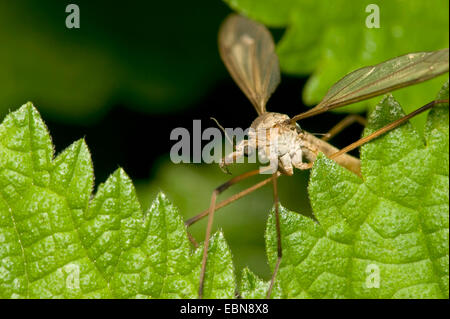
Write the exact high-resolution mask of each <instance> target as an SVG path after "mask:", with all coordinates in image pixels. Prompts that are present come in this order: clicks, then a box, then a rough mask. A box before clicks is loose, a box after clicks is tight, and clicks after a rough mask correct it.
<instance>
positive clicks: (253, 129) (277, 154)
mask: <svg viewBox="0 0 450 319" xmlns="http://www.w3.org/2000/svg"><path fill="white" fill-rule="evenodd" d="M337 151H338V149H337V148H335V147H334V146H332V145H331V144H329V143H327V142H325V141H323V140H321V139H319V138H317V137H315V136H314V135H312V134H310V133H308V132H306V131H304V130H302V129H301V128H300V126H299V125H297V124H294V123H291V122H290V118H289V116H287V115H286V114H281V113H275V112H265V113H263V114H262V115H260V116H258V117H257V118H256V119H255V120H254V121H253V122H252V124H251V126H250V130H249V138H248V139H247V140H242V141H241V142H240V143H238V145H237V146H236V151H234V152H233V153H230V154H229V155H227V156H225V158H224V159H222V161H221V163H220V166H221V168H224V167H225V166H226V165H228V164H230V163H233V162H235V161H236V160H237V159H238V158H240V157H242V156H244V155H247V156H248V155H251V154H254V153H255V152H256V153H257V154H258V156H259V159H260V160H261V161H262V162H270V163H271V164H272V165H274V169H273V171H276V170H277V169H278V170H280V172H282V173H283V174H285V175H289V176H291V175H293V174H294V167H295V168H297V169H307V168H309V165H308V163H312V162H314V161H315V160H316V157H317V155H318V153H319V152H322V153H324V154H325V155H326V156H330V155H331V154H333V153H336V152H337ZM336 161H337V162H338V164H340V165H342V166H343V167H345V168H347V169H349V170H350V171H352V172H354V173H355V174H358V175H360V161H359V159H357V158H355V157H353V156H351V155H348V154H343V155H341V156H339V157H338V158H337V159H336Z"/></svg>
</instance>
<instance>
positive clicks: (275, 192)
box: [266, 173, 282, 299]
mask: <svg viewBox="0 0 450 319" xmlns="http://www.w3.org/2000/svg"><path fill="white" fill-rule="evenodd" d="M272 181H273V182H272V185H273V201H274V205H275V225H276V229H277V263H276V264H275V269H274V270H273V274H272V279H271V280H270V285H269V289H268V290H267V295H266V298H267V299H269V298H270V295H271V293H272V289H273V285H274V284H275V279H276V277H277V273H278V269H279V268H280V263H281V256H282V249H281V226H280V212H279V205H278V202H279V200H278V185H277V173H274V174H273V175H272Z"/></svg>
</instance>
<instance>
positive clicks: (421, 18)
mask: <svg viewBox="0 0 450 319" xmlns="http://www.w3.org/2000/svg"><path fill="white" fill-rule="evenodd" d="M224 1H225V2H227V3H228V4H229V5H230V6H231V7H232V8H233V9H235V10H237V11H239V12H242V13H243V14H245V15H247V16H249V17H250V18H253V19H255V20H258V21H260V22H263V23H264V24H266V25H267V26H269V27H277V28H280V27H282V28H287V31H286V32H285V33H284V35H283V37H282V39H281V40H280V41H279V42H278V45H277V53H278V55H279V57H280V64H281V69H282V71H283V72H285V73H289V74H294V75H307V74H311V73H312V76H311V77H310V78H309V80H308V82H307V83H306V86H305V89H304V92H303V98H304V101H305V103H306V104H309V105H313V104H316V103H318V102H319V101H320V100H321V99H322V97H323V96H324V95H325V93H326V92H327V91H328V89H329V88H330V87H331V86H332V85H333V84H334V83H335V82H336V81H338V80H339V79H340V78H342V77H343V76H344V75H346V74H348V73H350V72H351V71H354V70H356V69H358V68H361V67H363V66H367V65H373V64H377V63H380V62H383V61H385V60H388V59H391V58H394V57H396V56H399V55H402V54H406V53H410V52H418V51H433V50H438V49H443V48H445V47H448V42H449V21H448V17H449V14H448V9H449V8H448V6H449V3H448V1H447V0H436V1H421V0H411V1H402V0H380V1H376V2H374V1H370V0H365V1H348V0H333V1H308V0H266V1H258V0H224ZM372 3H374V4H376V5H377V6H378V7H379V15H380V28H368V27H366V18H367V17H368V16H369V15H370V12H366V7H367V6H368V5H369V4H372ZM446 76H447V75H445V76H441V77H440V78H437V79H434V80H432V81H429V82H425V83H422V84H420V85H418V86H414V87H409V88H405V89H402V90H399V91H398V92H395V93H394V96H395V97H396V99H397V100H398V101H399V102H400V103H401V104H402V105H403V107H404V108H405V110H406V111H407V112H410V111H411V110H414V109H416V108H418V107H420V106H422V105H424V104H426V103H428V102H429V101H431V100H432V99H433V98H434V95H433V94H434V92H436V91H438V90H439V88H440V86H441V84H442V82H443V81H444V80H445V77H446ZM378 101H379V98H378V99H376V98H375V99H372V100H371V101H370V102H367V101H366V102H360V103H357V104H354V105H351V106H348V107H345V108H342V109H340V111H349V110H352V111H362V110H365V109H366V108H367V107H368V106H369V107H373V106H375V105H376V104H377V103H378ZM425 118H426V115H425V114H424V115H421V116H420V117H416V118H415V119H414V120H413V122H414V123H415V124H416V125H417V126H418V127H419V128H422V127H423V124H424V123H425Z"/></svg>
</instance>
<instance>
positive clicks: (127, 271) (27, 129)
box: [0, 103, 235, 298]
mask: <svg viewBox="0 0 450 319" xmlns="http://www.w3.org/2000/svg"><path fill="white" fill-rule="evenodd" d="M93 176H94V175H93V168H92V162H91V158H90V154H89V150H88V148H87V146H86V144H85V142H84V141H83V140H79V141H77V142H75V143H73V144H72V145H71V146H69V147H68V148H67V149H66V150H64V151H63V152H62V153H61V154H60V155H58V156H57V157H56V158H55V159H53V146H52V143H51V139H50V135H49V133H48V131H47V128H46V127H45V124H44V123H43V121H42V120H41V118H40V116H39V113H38V112H37V110H36V109H35V108H34V107H33V106H32V104H31V103H28V104H26V105H24V106H22V107H21V108H20V109H19V110H17V111H15V112H13V113H10V114H9V115H8V116H7V117H6V118H5V120H4V121H3V123H2V124H1V125H0V298H111V297H114V298H195V297H196V296H197V291H198V282H199V275H200V262H201V252H202V251H201V248H199V249H197V250H195V251H193V250H192V249H191V245H190V242H189V240H188V237H187V233H186V229H185V226H184V223H183V220H182V218H181V216H180V215H179V213H178V210H177V209H176V208H175V207H174V206H172V205H171V204H170V202H169V201H168V200H167V199H166V198H165V196H164V195H163V194H162V193H161V194H159V195H158V196H157V198H156V199H155V200H154V202H153V204H152V205H151V208H150V209H149V211H148V212H147V213H145V214H144V213H143V211H142V209H141V206H140V204H139V202H138V200H137V197H136V194H135V189H134V186H133V184H132V182H131V180H130V179H129V178H128V176H127V175H126V174H125V172H124V171H123V170H122V169H118V170H117V171H116V172H114V173H113V174H112V175H111V176H110V177H109V179H108V180H107V181H106V182H105V183H104V184H102V185H100V186H99V189H98V191H97V194H96V195H95V197H94V198H93V199H92V200H90V197H91V193H92V185H93ZM207 269H208V272H207V274H206V277H205V297H207V298H232V297H233V296H234V290H235V279H234V270H233V266H232V261H231V252H230V251H229V248H228V246H227V244H226V242H225V239H224V237H223V235H222V234H221V233H220V232H219V233H216V234H215V235H214V236H213V237H212V239H211V244H210V249H209V258H208V263H207Z"/></svg>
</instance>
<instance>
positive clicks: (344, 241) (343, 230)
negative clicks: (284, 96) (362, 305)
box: [266, 81, 449, 298]
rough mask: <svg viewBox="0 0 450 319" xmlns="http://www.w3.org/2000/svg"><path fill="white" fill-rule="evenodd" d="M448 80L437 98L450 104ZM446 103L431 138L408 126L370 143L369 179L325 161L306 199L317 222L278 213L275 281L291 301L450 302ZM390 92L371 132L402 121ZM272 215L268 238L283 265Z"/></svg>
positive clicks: (431, 126)
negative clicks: (391, 299)
mask: <svg viewBox="0 0 450 319" xmlns="http://www.w3.org/2000/svg"><path fill="white" fill-rule="evenodd" d="M448 89H449V88H448V81H447V83H446V84H445V85H444V87H443V88H442V90H441V92H440V93H439V95H438V97H437V98H438V99H448ZM448 111H449V110H448V103H445V104H440V105H438V106H436V107H435V108H433V109H432V111H431V112H430V113H429V116H428V120H427V125H426V129H425V141H424V140H423V139H422V138H421V137H420V135H419V134H418V133H417V131H416V130H415V129H414V127H413V126H412V125H411V124H410V123H407V124H404V125H402V126H401V127H399V128H397V129H395V130H393V131H391V132H389V133H387V134H385V135H383V136H381V137H379V138H377V139H376V140H374V141H372V142H370V143H368V144H366V145H364V146H363V147H362V150H361V166H362V176H363V177H362V179H360V178H359V177H357V176H356V175H354V174H353V173H351V172H350V171H347V170H346V169H344V168H342V167H341V166H339V165H337V164H336V163H335V162H334V161H331V160H329V159H327V158H326V157H325V156H319V158H318V159H317V161H316V162H315V164H314V167H313V170H312V173H311V178H310V183H309V188H308V190H309V195H310V198H311V205H312V208H313V211H314V215H315V217H316V218H317V222H316V221H314V220H312V219H309V218H307V217H304V216H302V215H299V214H297V213H294V212H290V211H287V210H286V209H284V208H283V207H282V208H281V211H280V214H281V233H282V245H283V259H282V262H281V265H280V271H279V277H278V281H279V284H280V286H281V287H282V290H283V297H288V298H448V291H449V288H448V287H449V284H448V283H449V178H448V169H449V151H448V149H449V115H448ZM403 115H404V113H403V110H402V108H401V107H400V105H399V104H398V103H397V102H396V101H395V100H394V99H393V97H392V96H387V97H385V98H384V99H383V100H382V101H381V102H380V103H379V104H378V106H377V107H376V109H375V111H374V112H373V113H372V114H371V116H370V117H369V124H368V127H367V128H366V130H365V132H364V135H368V134H370V133H371V132H373V131H375V130H376V129H378V128H380V127H382V126H384V125H385V124H387V123H390V122H392V121H393V120H395V119H398V118H400V117H401V116H403ZM274 219H275V218H274V214H273V213H272V214H271V217H270V218H269V221H268V226H267V233H266V242H267V251H268V257H269V262H270V264H271V266H272V269H273V267H274V265H275V262H276V247H277V244H276V231H275V222H274Z"/></svg>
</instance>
